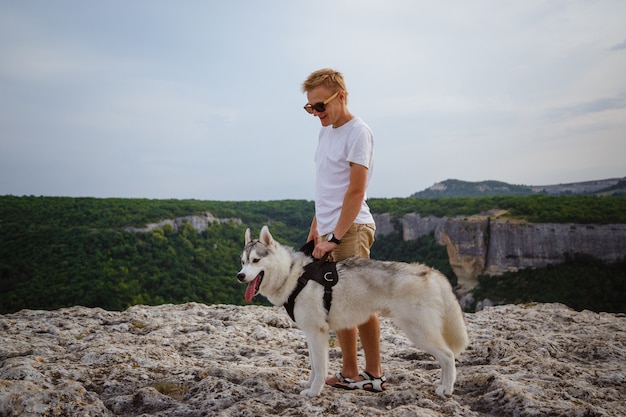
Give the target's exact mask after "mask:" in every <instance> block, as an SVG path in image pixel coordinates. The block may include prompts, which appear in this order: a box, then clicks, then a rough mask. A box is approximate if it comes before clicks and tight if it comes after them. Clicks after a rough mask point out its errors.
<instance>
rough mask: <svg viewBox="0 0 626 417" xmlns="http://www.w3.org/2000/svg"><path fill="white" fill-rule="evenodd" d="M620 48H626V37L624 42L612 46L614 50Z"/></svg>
mask: <svg viewBox="0 0 626 417" xmlns="http://www.w3.org/2000/svg"><path fill="white" fill-rule="evenodd" d="M620 49H626V39H624V42H622V43H618V44H617V45H615V46H614V47H612V48H611V50H612V51H618V50H620Z"/></svg>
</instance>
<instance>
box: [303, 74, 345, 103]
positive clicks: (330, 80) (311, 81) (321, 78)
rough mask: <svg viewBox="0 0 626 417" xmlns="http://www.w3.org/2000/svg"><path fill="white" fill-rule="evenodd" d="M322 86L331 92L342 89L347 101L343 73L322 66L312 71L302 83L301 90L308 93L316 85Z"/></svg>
mask: <svg viewBox="0 0 626 417" xmlns="http://www.w3.org/2000/svg"><path fill="white" fill-rule="evenodd" d="M319 86H323V87H326V88H328V89H329V90H330V91H331V92H333V93H335V92H337V91H340V90H343V91H345V93H346V103H347V102H348V89H347V88H346V82H345V81H344V79H343V74H342V73H340V72H339V71H335V70H334V69H331V68H322V69H320V70H317V71H313V72H312V73H311V75H309V77H308V78H307V79H306V80H305V81H304V82H303V83H302V92H303V93H308V92H309V91H311V90H313V89H314V88H316V87H319Z"/></svg>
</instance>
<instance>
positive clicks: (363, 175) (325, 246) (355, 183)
mask: <svg viewBox="0 0 626 417" xmlns="http://www.w3.org/2000/svg"><path fill="white" fill-rule="evenodd" d="M366 188H367V168H366V167H365V166H363V165H359V164H353V163H350V184H349V185H348V190H347V191H346V195H345V196H344V197H343V206H342V207H341V214H340V215H339V221H338V222H337V225H336V226H335V230H334V233H335V237H336V238H337V239H341V238H343V236H344V235H345V234H346V232H347V231H348V230H349V229H350V227H351V226H352V224H353V223H354V220H355V219H356V216H357V215H358V214H359V211H360V210H361V205H362V204H363V199H364V198H365V190H366ZM336 247H337V244H336V243H333V242H320V243H319V244H318V245H316V246H315V251H314V252H313V256H315V257H316V258H321V257H322V256H324V254H326V253H328V252H331V251H333V250H334V249H335V248H336Z"/></svg>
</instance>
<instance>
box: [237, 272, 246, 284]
mask: <svg viewBox="0 0 626 417" xmlns="http://www.w3.org/2000/svg"><path fill="white" fill-rule="evenodd" d="M237 279H238V280H239V281H240V282H243V281H244V280H245V279H246V274H244V273H243V272H240V273H238V274H237Z"/></svg>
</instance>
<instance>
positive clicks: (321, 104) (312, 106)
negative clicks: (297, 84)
mask: <svg viewBox="0 0 626 417" xmlns="http://www.w3.org/2000/svg"><path fill="white" fill-rule="evenodd" d="M337 94H339V91H337V92H336V93H335V94H333V95H332V96H330V97H328V98H327V99H326V100H324V101H320V102H319V103H315V104H307V105H306V106H304V110H306V111H307V113H309V114H313V110H315V111H316V112H318V113H321V112H324V111H326V105H327V104H328V103H330V102H331V101H333V99H334V98H335V97H337Z"/></svg>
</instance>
